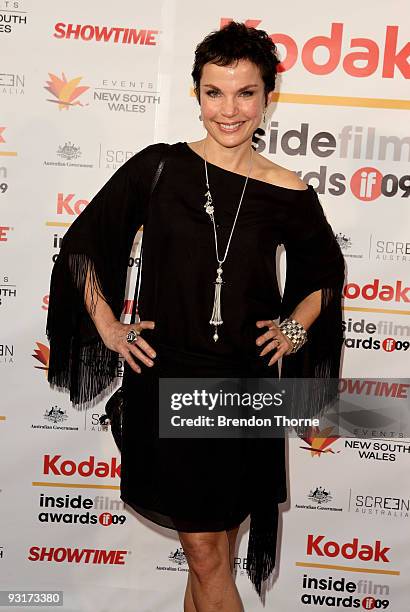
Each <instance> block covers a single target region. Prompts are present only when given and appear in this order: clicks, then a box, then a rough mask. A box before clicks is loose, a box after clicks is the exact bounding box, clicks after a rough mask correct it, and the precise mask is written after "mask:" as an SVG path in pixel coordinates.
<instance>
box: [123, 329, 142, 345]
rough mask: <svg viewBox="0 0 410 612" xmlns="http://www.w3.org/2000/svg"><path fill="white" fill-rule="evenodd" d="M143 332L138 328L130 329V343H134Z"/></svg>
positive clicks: (128, 337) (127, 338) (128, 341)
mask: <svg viewBox="0 0 410 612" xmlns="http://www.w3.org/2000/svg"><path fill="white" fill-rule="evenodd" d="M140 334H141V332H140V331H139V330H138V329H130V330H129V332H128V333H127V336H126V341H127V343H128V344H134V342H135V341H136V340H137V338H138V336H139V335H140Z"/></svg>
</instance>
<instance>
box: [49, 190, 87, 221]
mask: <svg viewBox="0 0 410 612" xmlns="http://www.w3.org/2000/svg"><path fill="white" fill-rule="evenodd" d="M88 204H89V201H88V200H76V199H75V194H74V193H69V194H68V195H66V196H65V195H64V194H63V193H58V194H57V214H58V215H71V216H73V215H79V214H80V213H82V211H83V210H84V208H85V207H86V206H88Z"/></svg>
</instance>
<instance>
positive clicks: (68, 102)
mask: <svg viewBox="0 0 410 612" xmlns="http://www.w3.org/2000/svg"><path fill="white" fill-rule="evenodd" d="M48 76H49V77H50V79H49V80H48V81H46V83H47V84H46V85H45V86H44V89H46V90H47V91H48V92H49V93H50V94H51V95H52V96H53V97H52V98H47V102H52V103H54V104H57V105H58V110H60V111H61V110H69V109H70V108H71V107H74V106H88V104H83V103H82V102H80V100H79V99H78V98H79V97H80V96H82V95H83V94H84V93H85V92H86V91H87V90H88V89H90V88H89V87H88V86H86V85H80V81H81V80H82V78H83V77H82V76H79V77H74V78H73V79H68V78H67V77H66V75H65V74H64V72H62V73H61V77H59V76H57V75H56V74H53V73H51V72H49V73H48Z"/></svg>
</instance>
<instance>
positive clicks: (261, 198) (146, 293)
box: [47, 22, 344, 612]
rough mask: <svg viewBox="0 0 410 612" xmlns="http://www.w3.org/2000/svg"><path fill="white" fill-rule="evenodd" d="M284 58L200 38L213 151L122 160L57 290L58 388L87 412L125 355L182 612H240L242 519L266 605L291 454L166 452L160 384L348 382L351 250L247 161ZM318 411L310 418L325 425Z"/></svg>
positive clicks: (265, 40)
mask: <svg viewBox="0 0 410 612" xmlns="http://www.w3.org/2000/svg"><path fill="white" fill-rule="evenodd" d="M278 61H279V60H278V58H277V56H276V48H275V45H274V44H273V43H272V41H271V40H270V38H269V37H268V35H267V34H266V32H263V31H261V30H256V29H254V28H247V27H246V26H245V25H244V24H241V23H235V22H233V23H231V24H229V25H227V26H226V27H225V28H223V29H222V30H220V31H217V32H213V33H211V34H210V35H209V36H207V37H206V38H205V39H204V40H203V41H202V42H201V43H200V44H199V45H198V47H197V49H196V54H195V63H194V67H193V71H192V76H193V80H194V85H195V93H196V96H197V99H198V102H199V104H200V109H201V116H200V118H201V120H202V121H203V125H204V128H205V130H206V136H205V138H204V139H203V140H200V141H197V142H191V143H186V142H178V143H176V144H173V145H167V144H163V143H160V144H155V145H151V146H149V147H147V148H145V149H144V150H142V151H140V152H139V153H137V154H136V155H135V156H134V157H132V158H131V159H130V160H128V161H127V162H126V163H125V164H124V165H123V166H122V167H121V168H120V169H119V170H118V171H117V172H116V173H115V174H114V176H113V177H112V178H111V179H110V180H109V181H108V183H107V184H106V185H105V186H104V187H103V188H102V190H101V191H100V192H99V193H98V194H97V195H96V196H95V197H94V199H93V200H92V202H91V203H90V204H89V206H88V207H87V208H86V209H85V211H84V212H83V213H82V214H81V216H80V217H79V218H78V219H77V220H76V222H75V223H74V224H73V225H72V226H71V228H70V229H69V230H68V232H67V233H66V236H65V237H64V240H63V244H62V248H61V252H60V255H59V258H58V260H57V263H56V265H55V267H54V270H53V275H52V282H51V290H50V308H49V314H48V321H47V334H48V337H49V340H50V367H49V381H50V383H51V384H53V385H56V386H59V387H63V388H67V389H69V390H70V398H71V400H72V402H73V403H74V404H75V405H78V406H81V407H84V406H85V407H86V406H87V405H89V404H90V402H92V401H93V399H94V398H95V397H96V396H97V394H99V393H100V392H101V391H102V390H103V389H105V388H106V387H107V386H108V385H109V384H110V383H111V382H112V380H113V379H114V377H115V365H116V361H117V358H118V353H119V354H120V355H122V356H123V357H124V359H125V372H124V381H123V385H124V389H125V397H126V409H125V416H124V424H123V447H122V457H121V462H122V474H121V498H122V499H123V500H124V501H125V502H127V503H128V504H129V505H130V506H132V507H133V508H134V509H135V510H136V511H137V512H138V513H140V514H141V515H143V516H145V517H147V518H149V519H150V520H152V521H153V522H155V523H157V524H159V525H162V526H165V527H168V528H171V529H174V530H176V531H177V532H178V535H179V538H180V541H181V545H182V547H183V549H184V552H185V554H186V557H187V561H188V566H189V575H188V583H187V588H186V592H185V599H184V610H185V612H194V611H197V612H211V610H216V609H218V610H224V611H227V612H228V611H229V612H238V611H240V610H242V609H243V608H242V604H241V600H240V597H239V594H238V591H237V589H236V586H235V582H234V579H233V575H232V564H233V555H234V550H235V539H236V535H237V531H238V528H239V525H240V524H241V522H242V521H243V520H244V519H245V518H246V517H247V516H248V515H249V514H250V516H251V522H250V533H249V544H248V565H247V572H248V575H249V577H250V579H251V580H252V582H253V584H254V585H255V588H256V590H257V592H258V593H259V595H261V587H262V582H263V580H265V579H266V578H267V577H268V576H269V574H270V573H271V572H272V570H273V567H274V564H275V548H276V532H277V514H278V503H280V502H282V501H284V500H285V499H286V483H285V476H286V474H285V459H284V440H283V439H281V438H280V439H242V440H241V439H212V440H210V439H196V440H191V439H183V440H181V439H178V440H173V439H165V438H161V439H160V438H159V437H158V432H157V428H158V406H157V404H158V379H159V378H160V377H187V378H189V377H220V376H222V377H225V376H226V377H251V378H252V377H259V376H261V377H278V360H279V359H280V358H281V357H284V359H283V365H282V374H283V375H285V376H289V377H297V376H304V377H322V378H327V379H329V380H330V379H331V377H334V376H337V375H338V370H339V363H340V350H341V345H342V325H341V306H340V300H341V289H342V285H343V270H344V266H343V258H342V255H341V252H340V249H339V247H338V246H337V242H336V240H335V238H334V235H333V232H332V230H331V227H330V226H329V224H328V222H327V220H326V217H325V215H324V213H323V210H322V207H321V205H320V202H319V200H318V197H317V195H316V193H315V191H314V190H313V188H312V187H311V186H310V185H309V186H308V185H306V184H305V183H304V182H303V181H302V180H301V179H300V178H299V177H298V176H297V175H296V174H295V173H293V172H291V171H290V170H287V169H286V168H283V167H281V166H279V165H277V164H274V163H272V162H270V161H269V160H267V159H266V158H264V157H263V156H261V155H259V154H258V153H256V151H254V150H253V148H252V146H251V145H252V136H253V134H254V131H255V129H256V128H257V127H258V126H259V125H260V123H261V120H262V117H263V115H264V113H265V112H266V109H267V107H268V105H269V103H270V101H271V99H272V94H273V90H274V87H275V76H276V66H277V64H278ZM161 161H162V162H164V166H163V169H162V172H161V175H160V177H159V180H158V182H157V184H156V187H155V190H154V192H153V194H152V197H150V189H151V186H152V183H153V179H154V176H155V175H156V172H157V169H158V165H159V163H160V162H161ZM204 194H205V195H204ZM142 224H143V225H144V236H143V265H142V273H141V286H140V299H139V304H138V313H139V318H140V321H139V323H138V324H135V325H132V326H131V325H125V324H123V323H121V322H120V321H119V319H120V316H121V312H122V307H123V300H124V289H125V283H126V273H127V263H128V257H129V253H130V249H131V246H132V242H133V239H134V236H135V233H136V231H137V230H138V228H139V227H140V226H141V225H142ZM279 244H284V245H285V248H286V253H287V278H286V285H285V290H284V295H283V297H282V298H281V296H280V293H279V290H278V284H277V279H276V270H275V269H276V266H275V250H276V248H277V246H278V245H279ZM279 317H280V320H281V323H280V324H277V323H275V319H278V318H279ZM322 397H323V395H320V396H318V397H317V398H316V399H317V402H314V406H313V407H312V406H309V405H308V402H305V404H304V405H302V406H301V407H300V413H301V414H306V415H307V414H309V413H312V412H313V411H319V410H320V409H321V407H322V405H321V401H322V403H323V400H322V399H321V398H322Z"/></svg>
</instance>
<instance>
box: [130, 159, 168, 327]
mask: <svg viewBox="0 0 410 612" xmlns="http://www.w3.org/2000/svg"><path fill="white" fill-rule="evenodd" d="M164 165H165V157H162V158H161V159H160V161H159V164H158V167H157V169H156V171H155V175H154V178H153V180H152V184H151V190H150V194H149V199H150V200H151V197H152V194H153V193H154V189H155V187H156V185H157V183H158V179H159V177H160V176H161V172H162V170H163V168H164ZM141 267H142V239H141V247H140V256H139V264H138V272H137V282H136V284H135V291H134V300H133V303H132V310H131V324H132V323H135V315H136V312H137V302H138V298H139V291H140V279H141Z"/></svg>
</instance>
